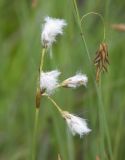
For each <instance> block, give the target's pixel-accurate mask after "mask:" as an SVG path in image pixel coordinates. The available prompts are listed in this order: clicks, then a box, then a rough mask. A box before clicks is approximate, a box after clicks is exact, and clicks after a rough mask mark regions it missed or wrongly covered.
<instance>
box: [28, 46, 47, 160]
mask: <svg viewBox="0 0 125 160" xmlns="http://www.w3.org/2000/svg"><path fill="white" fill-rule="evenodd" d="M45 52H46V48H43V50H42V55H41V60H40V67H39V75H38V86H37V90H40V74H41V72H42V70H43V64H44V56H45ZM37 100H38V101H39V102H40V97H39V98H38V99H37ZM37 104H39V105H38V106H36V110H35V122H34V123H35V124H34V133H33V146H32V153H31V155H32V160H36V147H37V146H36V140H37V129H38V118H39V110H40V103H37Z"/></svg>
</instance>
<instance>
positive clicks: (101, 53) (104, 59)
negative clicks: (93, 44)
mask: <svg viewBox="0 0 125 160" xmlns="http://www.w3.org/2000/svg"><path fill="white" fill-rule="evenodd" d="M94 64H95V66H96V81H97V82H98V81H99V78H100V74H101V72H102V71H103V72H105V71H106V72H107V71H108V70H107V65H108V64H109V60H108V47H107V44H106V43H101V44H100V46H99V49H98V50H97V52H96V57H95V59H94Z"/></svg>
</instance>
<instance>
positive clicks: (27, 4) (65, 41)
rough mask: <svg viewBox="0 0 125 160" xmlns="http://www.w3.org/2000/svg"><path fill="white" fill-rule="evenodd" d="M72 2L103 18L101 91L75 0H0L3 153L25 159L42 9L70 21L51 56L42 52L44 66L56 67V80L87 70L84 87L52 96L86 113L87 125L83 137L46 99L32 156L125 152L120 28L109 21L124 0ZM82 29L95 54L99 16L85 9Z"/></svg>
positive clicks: (74, 159) (124, 17)
mask: <svg viewBox="0 0 125 160" xmlns="http://www.w3.org/2000/svg"><path fill="white" fill-rule="evenodd" d="M77 3H78V8H79V11H80V15H83V14H86V13H87V12H90V11H95V12H98V13H100V14H102V15H103V16H104V19H105V23H106V42H107V44H108V47H109V60H110V66H109V71H108V73H106V74H103V75H102V94H101V97H100V96H98V95H97V92H96V87H95V83H94V79H95V77H93V75H95V68H94V65H93V66H91V65H90V63H89V60H88V57H87V54H86V50H85V46H84V43H83V41H82V39H81V35H80V30H79V27H78V24H77V19H76V16H75V12H74V9H73V5H72V0H62V1H61V0H60V1H59V0H51V1H49V0H46V1H45V0H38V1H37V4H36V7H32V3H31V0H29V1H28V0H27V1H26V0H20V1H17V0H13V1H5V0H0V160H26V159H30V152H31V145H32V135H33V127H34V112H35V92H36V78H37V73H38V66H39V61H40V54H41V42H40V34H41V24H42V22H43V18H44V17H45V16H46V15H49V16H52V17H57V18H64V19H66V21H67V23H68V26H67V28H66V29H65V34H64V36H63V37H60V38H59V41H58V42H57V43H56V44H55V45H54V47H53V58H52V59H50V57H49V56H48V55H47V57H46V65H45V69H46V70H49V69H50V68H53V69H56V68H58V69H59V70H60V71H62V75H61V79H65V78H67V77H69V76H71V75H74V73H76V72H77V71H82V72H84V73H86V74H87V75H88V77H89V83H88V87H87V88H82V87H81V88H79V89H77V90H75V91H74V90H72V89H67V90H66V89H61V90H58V91H57V92H56V94H55V95H54V99H55V100H56V101H57V103H59V104H60V105H61V106H62V108H63V109H66V110H69V111H70V112H73V113H76V114H77V115H79V116H81V117H84V118H86V119H88V123H89V126H90V128H92V132H91V133H90V134H89V135H87V136H85V137H84V138H83V139H80V138H79V136H75V137H73V136H72V135H71V134H70V133H69V131H68V129H67V127H66V125H65V122H64V120H63V119H62V118H61V117H60V115H59V114H58V112H57V111H56V109H55V108H54V107H53V105H52V104H51V103H50V102H48V101H47V100H46V99H45V98H43V99H42V105H41V109H40V118H39V133H38V139H37V140H38V141H37V146H38V148H37V157H38V158H37V159H38V160H50V159H51V160H56V159H57V154H58V153H60V154H61V157H62V160H83V159H84V160H103V159H106V160H110V159H112V160H123V159H125V152H124V148H125V127H124V122H125V68H124V67H125V53H124V52H125V33H124V32H118V31H115V30H112V28H111V24H112V23H124V21H125V13H124V10H125V1H124V0H121V1H119V0H106V1H101V0H79V1H77ZM83 31H84V34H85V37H86V42H87V46H88V48H89V52H90V56H91V59H92V60H93V59H94V57H95V52H96V50H97V48H98V46H99V44H100V43H101V41H102V37H103V24H102V22H101V21H100V19H99V18H98V17H97V16H95V15H92V16H88V17H87V18H86V19H85V21H84V23H83ZM99 97H100V98H101V99H100V98H99ZM99 99H100V100H99ZM100 102H101V104H100ZM100 105H101V107H100Z"/></svg>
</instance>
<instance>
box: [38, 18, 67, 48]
mask: <svg viewBox="0 0 125 160" xmlns="http://www.w3.org/2000/svg"><path fill="white" fill-rule="evenodd" d="M44 21H45V23H44V25H43V27H42V33H41V42H42V44H43V46H44V47H47V48H49V47H50V46H51V45H52V44H53V42H55V41H56V36H57V35H59V34H60V35H62V34H63V28H64V26H66V25H67V23H66V21H65V20H63V19H56V18H51V17H45V20H44Z"/></svg>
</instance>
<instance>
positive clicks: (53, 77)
mask: <svg viewBox="0 0 125 160" xmlns="http://www.w3.org/2000/svg"><path fill="white" fill-rule="evenodd" d="M60 74H61V73H60V72H59V71H58V70H53V71H50V72H42V73H41V75H40V89H41V91H42V92H43V91H45V92H46V93H47V94H49V95H50V94H52V93H53V91H54V90H55V89H56V87H57V85H58V78H59V75H60Z"/></svg>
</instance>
